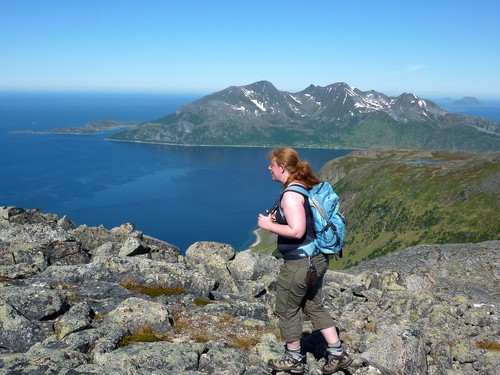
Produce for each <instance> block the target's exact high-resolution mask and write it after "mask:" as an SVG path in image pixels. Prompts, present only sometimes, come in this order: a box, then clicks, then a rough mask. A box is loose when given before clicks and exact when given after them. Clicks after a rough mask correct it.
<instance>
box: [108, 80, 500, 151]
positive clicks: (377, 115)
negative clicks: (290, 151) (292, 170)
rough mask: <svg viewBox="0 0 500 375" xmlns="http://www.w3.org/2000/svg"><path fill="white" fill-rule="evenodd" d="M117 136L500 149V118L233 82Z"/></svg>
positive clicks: (351, 93)
mask: <svg viewBox="0 0 500 375" xmlns="http://www.w3.org/2000/svg"><path fill="white" fill-rule="evenodd" d="M109 139H111V140H119V141H131V142H150V143H168V144H181V145H243V146H278V145H284V144H286V145H291V146H296V147H299V146H301V147H336V148H369V147H373V146H394V147H423V148H445V149H457V150H467V151H479V152H484V151H493V150H498V149H500V122H496V121H492V120H487V119H484V118H479V117H472V116H468V115H459V114H454V113H451V112H448V111H446V110H444V109H442V108H440V107H439V106H438V105H437V104H435V103H434V102H432V101H430V100H427V99H422V98H419V97H418V96H416V95H415V94H411V93H403V94H401V95H399V96H398V97H390V96H387V95H385V94H383V93H380V92H377V91H375V90H371V91H361V90H358V89H356V88H354V87H352V86H350V85H348V84H347V83H344V82H338V83H334V84H331V85H328V86H325V87H321V86H314V85H310V86H308V87H307V88H306V89H304V90H302V91H299V92H297V93H290V92H286V91H280V90H278V89H277V88H276V87H275V86H274V85H273V84H272V83H271V82H268V81H258V82H254V83H252V84H249V85H245V86H230V87H228V88H226V89H224V90H221V91H218V92H215V93H212V94H209V95H207V96H205V97H203V98H201V99H199V100H196V101H194V102H192V103H189V104H186V105H183V106H181V107H180V108H179V109H178V110H177V111H176V112H174V113H171V114H168V115H166V116H163V117H161V118H159V119H157V120H154V121H149V122H145V123H142V124H140V125H138V126H137V127H134V128H130V129H127V130H125V131H123V132H119V133H116V134H113V135H112V136H110V137H109Z"/></svg>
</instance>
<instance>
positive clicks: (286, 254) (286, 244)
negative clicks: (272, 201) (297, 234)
mask: <svg viewBox="0 0 500 375" xmlns="http://www.w3.org/2000/svg"><path fill="white" fill-rule="evenodd" d="M293 193H294V194H300V193H297V192H293ZM301 195H302V194H301ZM280 204H281V202H280ZM304 210H305V213H306V231H305V233H304V235H303V236H302V237H301V238H287V237H282V236H278V250H279V252H280V253H281V255H282V256H283V259H285V260H290V259H299V258H304V257H305V256H307V255H306V254H305V252H304V251H302V250H300V249H299V247H300V246H303V245H307V244H309V243H311V242H313V241H314V239H315V238H316V235H315V234H314V221H313V220H314V219H313V217H312V213H311V207H310V205H309V200H308V199H307V197H304ZM276 222H277V223H278V224H287V221H286V218H285V217H284V216H283V214H282V210H280V209H278V210H276Z"/></svg>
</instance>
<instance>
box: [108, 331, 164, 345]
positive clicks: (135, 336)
mask: <svg viewBox="0 0 500 375" xmlns="http://www.w3.org/2000/svg"><path fill="white" fill-rule="evenodd" d="M158 341H170V337H169V336H168V335H160V334H157V333H156V332H155V331H154V330H153V329H152V328H151V327H142V328H141V329H139V330H138V331H136V332H133V333H130V334H128V335H125V336H124V337H123V338H122V339H121V340H120V342H119V343H118V347H119V348H123V347H125V346H127V345H131V344H135V343H137V342H158Z"/></svg>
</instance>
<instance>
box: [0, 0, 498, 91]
mask: <svg viewBox="0 0 500 375" xmlns="http://www.w3.org/2000/svg"><path fill="white" fill-rule="evenodd" d="M499 20H500V0H460V1H450V0H420V1H405V0H395V1H393V0H379V1H373V0H354V1H345V0H320V1H303V0H302V1H294V0H265V1H261V0H254V1H238V0H232V1H226V0H220V1H219V0H212V1H209V0H198V1H195V0H164V1H160V0H67V1H61V0H0V90H23V91H27V90H30V91H31V90H51V91H68V90H70V91H112V92H116V91H124V92H150V91H154V92H181V91H182V92H199V93H211V92H215V91H219V90H222V89H225V88H227V87H229V86H233V85H234V86H240V85H246V84H250V83H253V82H256V81H260V80H267V81H270V82H272V83H273V84H274V85H275V86H276V87H277V88H278V89H279V90H284V91H289V92H298V91H301V90H303V89H305V88H306V87H307V86H309V85H310V84H314V85H318V86H326V85H329V84H332V83H335V82H346V83H348V84H350V85H351V86H354V87H356V88H358V89H360V90H364V91H365V90H372V89H373V90H376V91H380V92H383V93H385V94H387V95H399V94H401V93H404V92H412V93H415V94H417V95H419V96H423V97H444V96H450V97H462V96H476V97H478V98H500V71H499V70H500V22H499Z"/></svg>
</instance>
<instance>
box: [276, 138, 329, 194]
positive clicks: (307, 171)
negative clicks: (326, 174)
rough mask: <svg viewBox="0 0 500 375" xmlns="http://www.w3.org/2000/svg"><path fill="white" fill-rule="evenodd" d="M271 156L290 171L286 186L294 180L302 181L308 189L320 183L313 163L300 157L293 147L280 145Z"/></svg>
mask: <svg viewBox="0 0 500 375" xmlns="http://www.w3.org/2000/svg"><path fill="white" fill-rule="evenodd" d="M269 158H270V159H271V160H272V159H274V160H275V161H276V163H277V164H281V165H283V166H284V167H285V168H286V170H287V171H288V172H289V173H290V176H289V177H288V179H287V181H286V182H285V184H284V187H287V186H288V185H290V183H291V182H292V181H293V180H297V181H300V182H301V183H303V184H304V185H305V186H306V187H307V188H308V189H311V188H313V187H314V186H316V185H317V184H319V183H320V180H319V178H318V177H317V176H316V175H315V174H314V173H313V171H312V169H311V165H310V164H309V163H308V162H307V161H305V160H300V159H299V154H298V153H297V151H295V150H294V149H293V148H291V147H279V148H276V149H274V150H273V151H271V153H270V154H269Z"/></svg>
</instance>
